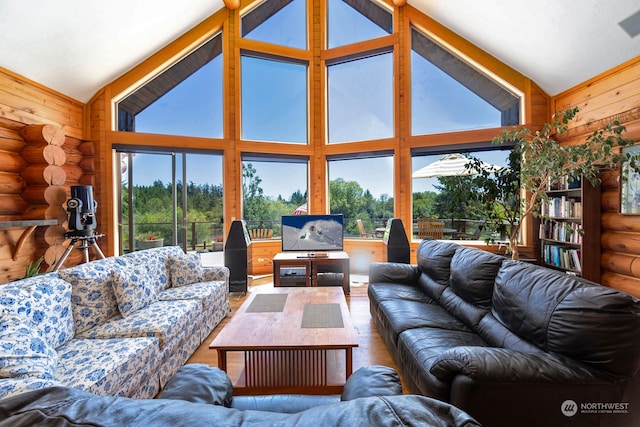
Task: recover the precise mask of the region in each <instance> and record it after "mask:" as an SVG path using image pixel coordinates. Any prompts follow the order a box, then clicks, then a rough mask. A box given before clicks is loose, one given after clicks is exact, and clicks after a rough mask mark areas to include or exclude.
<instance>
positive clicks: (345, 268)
mask: <svg viewBox="0 0 640 427" xmlns="http://www.w3.org/2000/svg"><path fill="white" fill-rule="evenodd" d="M336 267H337V268H339V269H340V274H342V289H343V290H344V294H345V295H349V293H350V291H351V287H350V282H351V279H350V277H349V255H348V254H347V253H346V252H334V251H328V252H279V253H278V254H276V256H275V257H273V286H274V287H281V286H285V284H284V283H283V280H282V277H283V276H282V271H283V269H287V268H290V269H301V268H304V273H303V274H304V281H305V286H306V287H309V286H322V284H320V283H319V281H318V273H320V274H322V273H325V272H326V270H324V269H326V268H330V269H331V271H330V272H334V271H333V270H334V269H335V268H336Z"/></svg>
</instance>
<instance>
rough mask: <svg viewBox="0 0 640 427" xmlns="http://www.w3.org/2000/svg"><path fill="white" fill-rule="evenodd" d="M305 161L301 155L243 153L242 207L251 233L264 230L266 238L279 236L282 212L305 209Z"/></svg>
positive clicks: (306, 176)
mask: <svg viewBox="0 0 640 427" xmlns="http://www.w3.org/2000/svg"><path fill="white" fill-rule="evenodd" d="M308 163H309V161H308V159H307V158H301V157H290V158H289V157H260V156H253V155H245V156H243V159H242V195H243V200H242V210H243V218H244V220H245V221H246V223H247V228H248V229H249V230H250V232H251V230H254V229H267V230H271V231H272V233H271V232H269V233H268V234H266V236H269V237H268V238H270V237H278V238H279V237H281V236H282V229H281V224H280V221H281V217H282V215H294V214H298V213H300V212H301V211H306V209H307V193H308V190H307V183H308ZM283 177H286V178H285V179H283ZM296 211H297V212H296ZM263 236H265V235H264V234H263Z"/></svg>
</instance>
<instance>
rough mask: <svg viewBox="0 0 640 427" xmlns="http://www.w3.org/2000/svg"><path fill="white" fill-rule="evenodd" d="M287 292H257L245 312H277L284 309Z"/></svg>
mask: <svg viewBox="0 0 640 427" xmlns="http://www.w3.org/2000/svg"><path fill="white" fill-rule="evenodd" d="M287 296H288V294H257V295H256V296H255V298H254V299H253V301H251V304H249V307H247V313H277V312H281V311H282V310H284V304H285V303H286V302H287Z"/></svg>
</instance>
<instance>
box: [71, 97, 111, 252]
mask: <svg viewBox="0 0 640 427" xmlns="http://www.w3.org/2000/svg"><path fill="white" fill-rule="evenodd" d="M110 99H111V85H108V86H107V87H105V88H104V89H103V90H102V91H100V92H99V93H98V94H97V95H96V96H95V97H94V98H93V99H92V100H91V102H90V103H89V106H88V115H89V117H90V123H91V125H90V126H91V127H90V131H89V134H88V136H89V142H83V143H82V144H80V145H79V146H78V149H79V150H80V152H82V153H83V154H84V155H85V156H87V155H88V153H92V154H93V159H94V163H95V168H96V172H95V174H94V180H93V182H94V187H93V197H94V199H95V200H96V201H97V202H98V209H97V210H96V221H97V227H96V232H97V233H100V234H105V236H104V237H102V238H100V239H98V245H99V246H100V249H101V250H102V252H104V254H105V255H106V256H108V255H113V254H115V253H116V252H115V248H116V247H117V245H116V241H117V238H118V235H117V229H116V227H115V223H116V220H115V218H116V215H115V209H116V208H117V204H116V203H115V202H116V201H115V197H114V193H113V188H114V186H113V182H112V179H113V162H112V144H113V142H112V140H111V138H109V136H108V135H109V130H110V129H111V111H110V109H111V105H110V102H109V101H108V100H110ZM85 176H89V175H85ZM90 253H93V252H92V251H90Z"/></svg>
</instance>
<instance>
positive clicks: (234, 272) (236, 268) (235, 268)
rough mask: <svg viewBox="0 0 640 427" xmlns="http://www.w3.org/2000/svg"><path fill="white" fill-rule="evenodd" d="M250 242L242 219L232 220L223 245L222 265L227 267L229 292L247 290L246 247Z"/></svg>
mask: <svg viewBox="0 0 640 427" xmlns="http://www.w3.org/2000/svg"><path fill="white" fill-rule="evenodd" d="M250 244H251V239H250V238H249V232H248V231H247V226H246V225H245V223H244V221H233V222H232V223H231V228H230V229H229V235H228V236H227V242H226V243H225V245H224V265H225V266H226V267H227V268H229V292H242V293H246V292H247V288H248V286H247V283H248V279H247V274H248V251H247V248H248V247H249V245H250Z"/></svg>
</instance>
